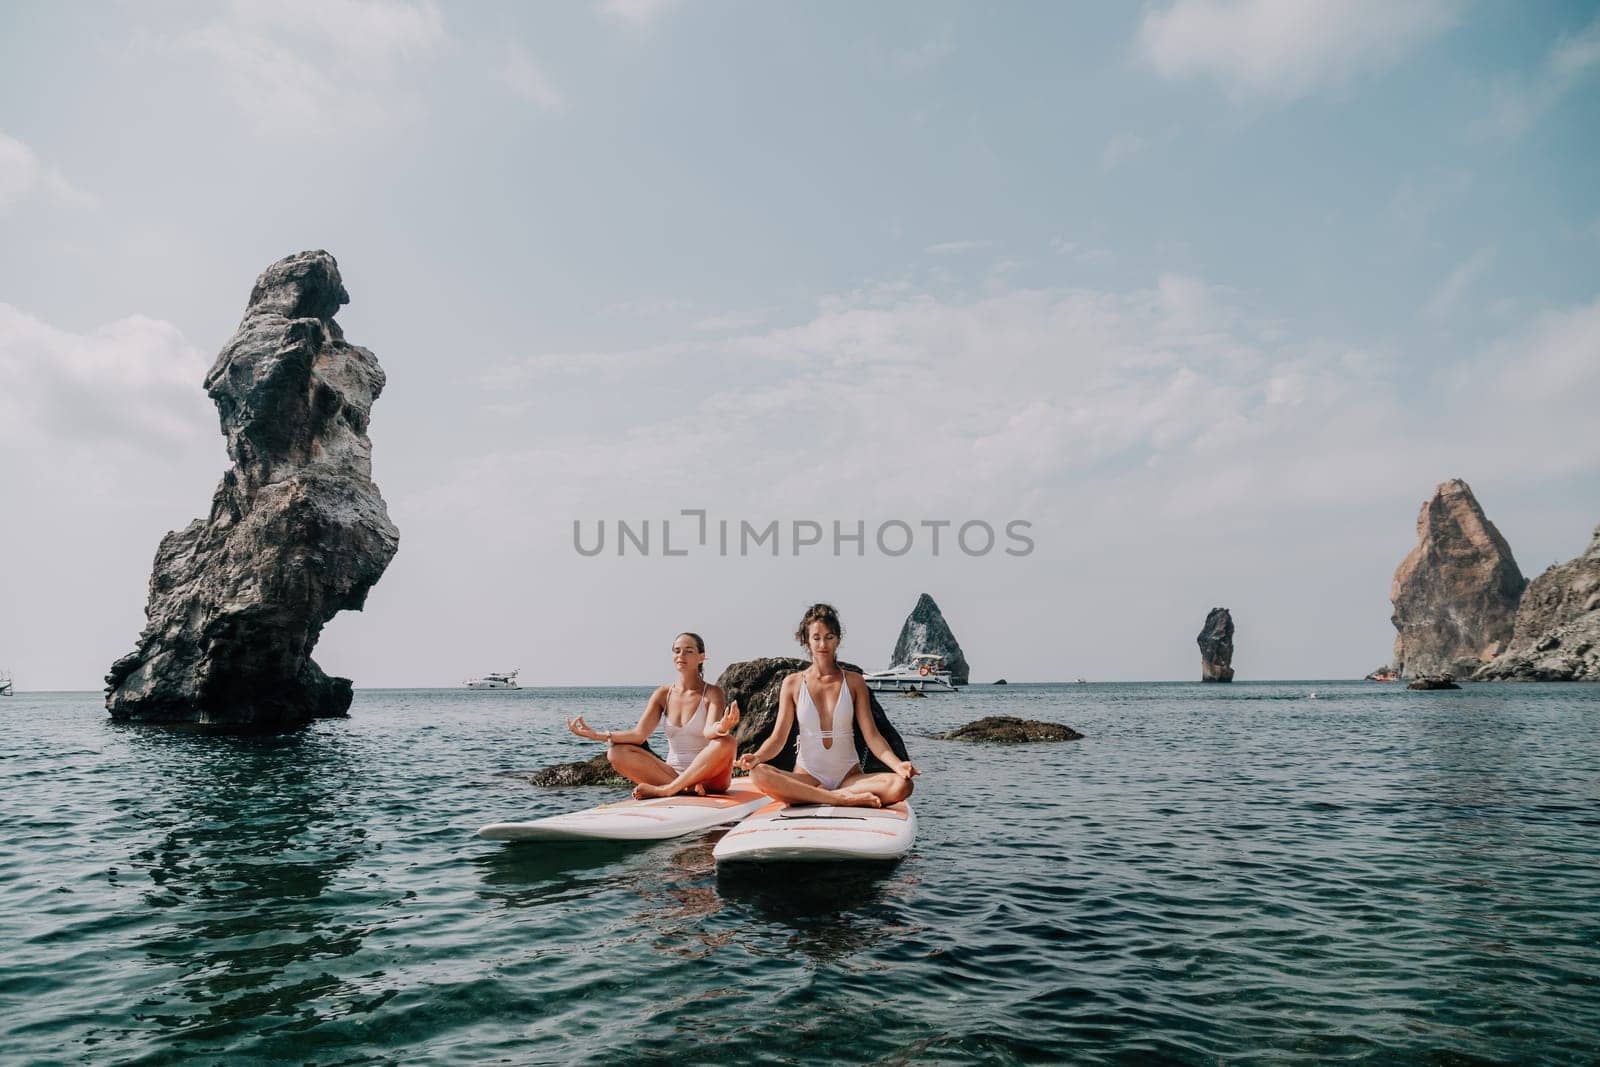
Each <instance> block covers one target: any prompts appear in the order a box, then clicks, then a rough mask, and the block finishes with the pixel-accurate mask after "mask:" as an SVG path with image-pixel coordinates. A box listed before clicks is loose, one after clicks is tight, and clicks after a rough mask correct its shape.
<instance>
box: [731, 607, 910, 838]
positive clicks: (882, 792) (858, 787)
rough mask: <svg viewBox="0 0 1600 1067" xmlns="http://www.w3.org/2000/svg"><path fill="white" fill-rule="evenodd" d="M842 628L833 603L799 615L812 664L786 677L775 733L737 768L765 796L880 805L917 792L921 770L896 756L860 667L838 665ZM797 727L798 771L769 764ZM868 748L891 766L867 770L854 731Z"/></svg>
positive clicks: (802, 801)
mask: <svg viewBox="0 0 1600 1067" xmlns="http://www.w3.org/2000/svg"><path fill="white" fill-rule="evenodd" d="M843 637H844V626H843V625H841V624H840V622H839V613H838V612H837V611H835V610H834V609H833V607H832V605H829V604H813V605H812V606H811V607H810V608H809V609H807V611H806V613H805V616H804V617H803V618H801V620H800V629H799V630H798V631H796V632H795V639H796V640H797V641H799V642H800V644H802V645H804V646H805V648H806V650H807V651H808V652H810V653H811V666H810V667H808V668H807V669H805V670H803V671H796V672H795V673H793V674H791V675H789V677H787V678H785V679H784V680H783V688H782V689H781V690H780V691H779V695H778V717H777V720H776V721H775V722H774V723H773V724H772V733H771V734H770V735H769V736H768V737H767V740H766V741H765V742H764V743H763V744H762V745H761V747H760V748H758V749H757V750H756V751H754V752H751V753H748V754H746V755H745V756H742V757H740V759H739V766H740V767H741V768H742V769H744V770H747V771H749V772H750V779H751V781H753V782H754V783H755V785H756V788H758V789H760V790H761V791H762V792H763V793H766V794H767V795H768V796H770V797H772V798H773V799H774V800H781V801H783V802H784V803H785V804H833V805H837V806H851V807H871V808H879V807H883V806H884V805H886V804H894V803H896V802H898V801H901V800H904V799H906V798H907V797H909V796H910V795H911V789H912V784H911V779H912V778H914V777H916V776H917V774H919V773H920V772H919V771H918V770H917V769H916V768H915V767H913V766H912V765H911V761H910V760H903V759H901V758H900V757H899V756H897V755H895V753H894V750H893V749H891V748H890V747H889V743H888V742H887V741H885V740H884V739H883V735H882V734H881V733H879V732H878V727H877V724H876V723H874V722H873V721H872V697H871V696H870V695H869V694H868V692H867V683H866V682H865V681H863V680H862V678H861V675H859V674H857V673H856V672H855V671H847V670H845V669H843V668H842V667H840V666H839V641H840V639H841V638H843ZM791 727H795V728H797V729H798V736H797V738H796V740H795V761H794V770H793V771H784V770H779V769H778V768H777V767H773V766H771V765H769V764H768V763H767V761H768V760H770V759H771V758H772V757H774V756H776V755H777V754H778V753H779V752H781V751H783V746H784V742H785V741H787V740H788V737H789V730H790V728H791ZM858 731H859V732H860V735H861V739H862V740H863V741H865V742H866V744H867V748H868V750H870V751H871V752H872V753H873V755H875V756H877V757H878V758H879V759H880V760H882V761H883V764H884V766H886V767H889V768H890V770H889V771H888V772H880V773H877V774H867V773H865V772H863V771H862V770H861V765H860V764H859V763H858V762H857V760H856V733H857V732H858Z"/></svg>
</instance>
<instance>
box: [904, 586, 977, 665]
mask: <svg viewBox="0 0 1600 1067" xmlns="http://www.w3.org/2000/svg"><path fill="white" fill-rule="evenodd" d="M918 655H930V656H940V657H943V659H944V665H945V669H946V670H948V671H949V672H950V683H951V684H952V685H966V684H967V679H968V678H969V677H970V676H971V674H972V670H971V668H969V667H968V666H967V657H966V656H965V655H964V654H963V653H962V651H961V643H960V642H959V641H957V640H956V635H955V634H953V633H951V632H950V624H949V623H947V622H945V621H944V616H943V615H942V614H941V613H940V612H939V605H938V604H935V603H934V602H933V597H931V596H929V595H928V594H927V593H923V594H922V595H921V596H920V597H918V598H917V606H916V607H914V608H912V609H911V614H910V615H907V616H906V621H905V625H903V626H901V627H900V637H899V639H898V640H896V641H895V643H894V653H893V654H892V655H891V656H890V657H889V663H890V664H891V665H898V664H901V663H910V662H911V657H912V656H918Z"/></svg>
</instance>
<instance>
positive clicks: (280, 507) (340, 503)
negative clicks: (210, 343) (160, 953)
mask: <svg viewBox="0 0 1600 1067" xmlns="http://www.w3.org/2000/svg"><path fill="white" fill-rule="evenodd" d="M349 300H350V297H349V295H348V294H347V293H346V292H345V288H344V283H343V282H342V281H341V280H340V278H339V268H338V265H337V264H336V263H335V262H334V260H333V257H332V256H330V255H328V253H326V252H302V253H300V254H299V255H294V256H290V257H288V258H287V259H282V260H279V261H278V262H277V263H274V264H272V266H270V267H268V268H267V269H266V270H265V271H264V272H263V273H262V275H261V277H260V278H258V279H256V284H255V288H254V289H253V290H251V293H250V302H249V305H248V306H247V307H246V309H245V314H244V320H243V321H242V322H241V323H240V324H239V328H238V330H237V331H235V333H234V335H233V337H232V338H231V339H230V340H229V341H228V343H227V344H226V345H225V346H223V349H222V352H221V353H220V354H219V355H218V356H217V361H216V363H215V364H213V365H212V367H211V370H210V372H209V373H207V375H206V380H205V386H206V392H207V393H209V394H210V396H211V399H212V400H213V401H214V402H215V403H216V405H217V411H218V413H219V414H220V415H221V419H222V431H223V433H224V434H225V435H226V437H227V440H228V455H229V457H230V458H231V459H232V460H233V466H232V467H231V468H230V469H229V470H228V471H227V472H226V473H224V474H223V476H222V482H221V484H220V485H219V486H218V487H217V491H216V494H215V496H213V497H212V500H211V514H210V515H209V517H207V518H206V519H203V520H202V519H196V520H195V521H194V522H192V523H190V524H189V525H188V526H187V527H186V528H185V529H183V530H180V531H177V532H175V533H169V534H167V536H166V537H164V538H162V540H161V546H160V548H158V549H157V551H156V559H155V567H154V569H153V571H152V573H151V575H150V599H149V602H148V604H147V605H146V606H145V616H146V618H147V619H148V622H147V624H146V626H145V628H144V632H143V633H141V634H140V635H139V644H138V648H137V649H136V650H135V651H134V652H132V653H130V654H129V655H126V656H124V657H122V658H121V659H119V660H117V662H116V663H114V664H112V667H111V673H110V674H108V675H106V686H107V688H106V708H107V709H108V710H109V711H110V712H111V715H112V717H113V718H115V719H119V720H133V721H138V722H189V723H203V724H212V725H229V726H250V727H258V728H273V729H276V728H283V727H289V726H294V725H297V724H300V723H303V722H305V721H306V720H308V719H311V718H314V717H323V716H335V715H343V714H345V713H346V712H347V711H348V710H349V707H350V697H351V683H350V680H349V679H347V678H330V677H328V676H327V675H326V674H324V673H323V672H322V670H321V668H319V667H318V666H317V665H316V664H315V663H313V662H312V661H311V650H312V649H313V648H315V647H316V643H317V638H318V637H319V636H320V635H321V633H322V627H323V626H324V625H325V624H326V623H327V621H328V620H329V619H331V618H332V617H333V616H334V614H335V613H336V612H339V611H343V610H345V609H351V610H359V609H360V608H361V606H362V604H363V603H364V602H365V600H366V596H367V590H369V589H371V588H372V586H373V584H374V583H375V582H377V580H378V578H379V577H380V576H381V575H382V574H383V571H384V568H385V567H387V566H388V564H389V560H390V559H391V558H392V557H393V556H394V554H395V550H396V548H397V547H398V545H399V540H400V535H399V533H398V531H396V530H395V528H394V524H393V523H391V522H390V521H389V514H388V511H387V510H386V509H385V507H384V503H383V497H382V496H381V495H379V493H378V487H377V486H376V485H374V484H372V442H371V441H370V440H369V439H368V438H367V422H368V419H369V418H370V416H371V411H372V403H373V401H375V400H376V399H377V398H378V394H379V393H380V392H382V391H383V384H384V375H383V370H382V369H381V368H380V367H379V366H378V360H377V358H376V357H375V356H374V355H373V354H372V353H371V352H369V351H367V350H366V349H365V348H358V347H356V346H355V345H351V344H348V343H346V341H345V340H344V332H343V331H342V330H340V328H339V325H338V323H336V322H334V321H333V316H334V313H335V312H336V311H338V309H339V306H340V305H342V304H346V303H348V302H349Z"/></svg>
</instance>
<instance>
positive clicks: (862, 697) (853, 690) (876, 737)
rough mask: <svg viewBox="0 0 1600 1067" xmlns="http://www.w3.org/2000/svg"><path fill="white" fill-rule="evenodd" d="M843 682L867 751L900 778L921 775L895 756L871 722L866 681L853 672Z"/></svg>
mask: <svg viewBox="0 0 1600 1067" xmlns="http://www.w3.org/2000/svg"><path fill="white" fill-rule="evenodd" d="M844 681H845V684H846V685H848V686H849V687H850V699H851V701H852V702H853V703H854V704H855V708H856V729H858V730H860V731H861V739H862V740H863V741H865V742H866V743H867V748H868V750H869V751H871V753H872V754H873V755H874V756H877V757H878V759H880V760H882V761H883V765H884V766H885V767H887V768H889V769H890V770H891V771H893V772H894V773H895V774H898V775H899V776H900V777H902V778H915V777H916V776H917V775H919V774H921V773H922V772H921V771H919V770H917V769H916V768H915V767H913V766H912V765H911V761H910V760H908V759H907V760H903V759H901V758H900V757H899V756H897V755H895V751H894V749H892V748H890V747H889V742H887V741H885V740H884V739H883V735H882V734H881V733H879V732H878V724H877V723H876V722H874V721H873V720H872V693H871V692H870V691H869V690H868V689H867V683H866V680H865V679H863V678H862V677H861V675H859V674H856V673H855V672H854V671H846V672H845V674H844Z"/></svg>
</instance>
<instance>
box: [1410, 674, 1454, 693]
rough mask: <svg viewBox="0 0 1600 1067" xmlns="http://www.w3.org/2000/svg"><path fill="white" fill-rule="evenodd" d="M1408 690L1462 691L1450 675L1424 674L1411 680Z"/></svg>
mask: <svg viewBox="0 0 1600 1067" xmlns="http://www.w3.org/2000/svg"><path fill="white" fill-rule="evenodd" d="M1406 688H1407V689H1460V688H1461V687H1460V686H1459V685H1457V684H1456V682H1455V679H1454V678H1452V677H1451V676H1450V675H1448V674H1424V675H1421V676H1419V677H1417V678H1413V679H1412V680H1411V684H1409V685H1407V686H1406Z"/></svg>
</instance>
